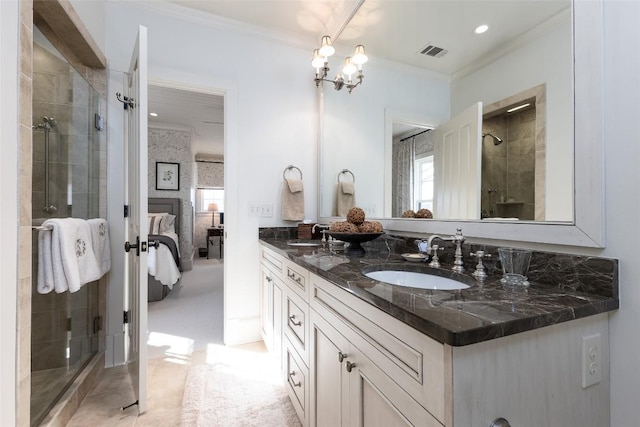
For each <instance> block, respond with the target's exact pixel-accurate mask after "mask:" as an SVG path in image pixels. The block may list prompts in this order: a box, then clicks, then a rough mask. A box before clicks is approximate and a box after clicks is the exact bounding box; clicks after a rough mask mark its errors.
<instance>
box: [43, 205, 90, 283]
mask: <svg viewBox="0 0 640 427" xmlns="http://www.w3.org/2000/svg"><path fill="white" fill-rule="evenodd" d="M45 225H50V226H51V227H52V228H53V229H52V231H51V249H52V250H51V253H52V263H53V278H54V281H55V290H56V292H58V293H60V292H64V291H66V290H68V291H69V292H77V291H79V290H80V287H81V286H82V285H84V284H86V283H89V282H93V281H94V280H98V279H99V278H100V277H101V275H100V269H99V267H98V262H97V260H96V255H95V253H94V252H93V245H92V243H91V227H90V226H89V223H88V222H87V221H85V220H83V219H78V218H56V219H50V220H47V221H46V222H45Z"/></svg>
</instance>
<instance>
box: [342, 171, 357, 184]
mask: <svg viewBox="0 0 640 427" xmlns="http://www.w3.org/2000/svg"><path fill="white" fill-rule="evenodd" d="M346 173H349V174H351V178H352V181H353V182H354V183H355V182H356V176H355V175H354V174H353V172H351V171H350V170H349V169H342V170H341V171H340V173H338V182H342V181H340V175H342V174H346Z"/></svg>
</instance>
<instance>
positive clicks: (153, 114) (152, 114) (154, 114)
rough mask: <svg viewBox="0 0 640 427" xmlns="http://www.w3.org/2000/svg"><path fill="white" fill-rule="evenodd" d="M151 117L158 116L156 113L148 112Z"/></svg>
mask: <svg viewBox="0 0 640 427" xmlns="http://www.w3.org/2000/svg"><path fill="white" fill-rule="evenodd" d="M149 115H150V116H151V117H158V113H149Z"/></svg>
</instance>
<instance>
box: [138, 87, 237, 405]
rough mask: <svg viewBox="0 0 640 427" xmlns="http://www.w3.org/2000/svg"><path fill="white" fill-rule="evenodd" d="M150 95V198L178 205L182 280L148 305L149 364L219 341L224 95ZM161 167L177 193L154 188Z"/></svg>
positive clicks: (179, 90) (198, 91) (181, 91)
mask: <svg viewBox="0 0 640 427" xmlns="http://www.w3.org/2000/svg"><path fill="white" fill-rule="evenodd" d="M148 94H149V118H148V120H149V151H148V155H149V197H159V198H163V197H166V198H169V197H173V198H180V200H181V202H180V203H181V209H180V212H181V221H180V224H181V225H180V230H175V231H176V234H178V240H179V247H180V261H181V266H182V272H181V278H180V282H179V283H178V284H177V285H176V286H174V287H173V289H172V290H171V291H170V292H169V293H168V294H167V295H166V297H165V298H164V299H162V300H160V301H155V302H150V303H149V306H148V307H149V340H148V346H149V347H148V350H149V359H150V360H151V359H156V358H160V357H161V358H164V359H165V360H166V359H167V358H174V359H176V360H186V359H188V358H190V357H191V356H192V355H194V354H195V353H196V352H198V351H201V350H204V349H205V348H206V346H207V345H208V344H222V343H223V342H224V328H223V321H224V315H223V311H224V302H223V301H224V298H223V295H224V292H223V290H224V257H223V256H222V255H223V253H224V249H223V248H224V244H223V239H224V236H223V233H222V232H220V233H215V234H216V235H215V236H213V237H212V236H211V234H212V233H211V230H210V229H212V228H214V227H215V228H216V230H223V228H222V227H223V226H224V220H223V218H224V205H225V203H224V202H225V195H224V164H225V163H224V154H225V153H224V150H225V123H224V118H225V112H224V105H225V96H224V94H222V93H220V92H218V91H215V90H211V89H203V88H192V87H185V86H184V85H181V84H179V83H176V84H173V83H167V82H155V81H150V84H149V91H148ZM158 162H160V163H169V164H175V163H178V164H179V165H180V166H179V174H180V180H179V182H180V185H179V188H178V189H176V190H166V189H158V188H157V186H156V176H155V175H153V173H154V171H155V170H156V163H158ZM152 175H153V176H152ZM150 381H151V379H150ZM150 397H151V396H150Z"/></svg>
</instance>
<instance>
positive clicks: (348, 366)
mask: <svg viewBox="0 0 640 427" xmlns="http://www.w3.org/2000/svg"><path fill="white" fill-rule="evenodd" d="M346 367H347V372H351V370H352V369H353V368H355V367H356V364H355V363H351V362H349V361H348V360H347V366H346Z"/></svg>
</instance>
